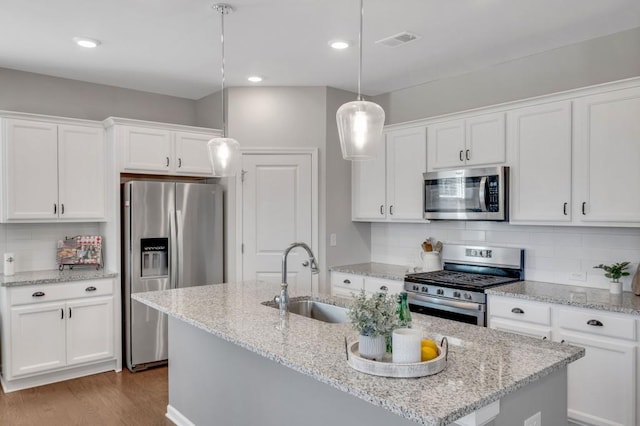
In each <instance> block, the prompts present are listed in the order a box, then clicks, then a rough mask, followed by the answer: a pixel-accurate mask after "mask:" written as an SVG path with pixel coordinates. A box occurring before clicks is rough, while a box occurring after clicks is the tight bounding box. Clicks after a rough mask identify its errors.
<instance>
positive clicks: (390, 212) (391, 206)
mask: <svg viewBox="0 0 640 426" xmlns="http://www.w3.org/2000/svg"><path fill="white" fill-rule="evenodd" d="M389 214H390V215H391V216H393V205H390V206H389Z"/></svg>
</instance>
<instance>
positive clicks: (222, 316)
mask: <svg viewBox="0 0 640 426" xmlns="http://www.w3.org/2000/svg"><path fill="white" fill-rule="evenodd" d="M278 290H279V285H277V284H269V283H264V282H242V283H235V284H219V285H209V286H200V287H189V288H183V289H177V290H167V291H160V292H152V293H144V294H136V295H133V297H134V298H135V299H136V300H139V301H140V302H142V303H145V304H147V305H149V306H151V307H154V308H156V309H158V310H160V311H162V312H165V313H167V314H168V315H169V406H168V408H167V416H168V417H169V418H170V419H171V420H172V421H174V423H176V424H179V425H190V424H196V425H206V424H211V425H231V424H233V425H254V424H255V425H274V426H275V425H296V424H307V425H322V424H336V425H339V424H356V425H357V424H362V425H367V426H377V425H398V426H401V425H407V426H408V425H411V424H416V423H417V424H423V425H429V426H447V425H453V424H459V425H465V426H466V425H482V424H494V425H496V426H500V425H514V424H523V420H524V419H527V418H529V417H531V416H533V415H534V414H536V413H537V412H541V416H542V424H553V425H563V424H566V386H567V376H566V369H567V365H568V364H569V363H570V362H572V361H575V360H577V359H579V358H580V357H582V356H584V349H582V348H578V347H573V346H569V345H561V344H558V343H552V342H546V341H538V340H534V339H531V338H527V337H521V336H515V335H512V334H506V333H502V332H499V331H495V330H490V329H487V328H483V327H477V326H472V325H468V324H463V323H458V322H452V321H448V320H444V319H440V318H434V317H429V316H423V315H418V314H416V315H414V319H413V322H414V328H419V329H422V330H424V334H425V337H429V338H433V339H436V340H438V341H439V340H440V339H441V337H442V336H446V337H447V339H448V341H449V346H450V352H449V359H448V363H447V367H446V368H445V370H444V371H443V372H441V373H439V374H437V375H434V376H429V377H424V378H420V379H392V378H384V377H375V376H370V375H366V374H363V373H360V372H357V371H355V370H353V369H351V367H349V365H348V364H347V361H346V354H345V345H344V339H345V337H347V338H348V340H349V341H350V342H351V341H355V340H356V339H357V335H356V334H355V332H353V331H352V329H351V327H350V325H349V324H329V323H325V322H321V321H318V320H315V319H310V318H306V317H302V316H299V315H295V314H289V315H288V316H287V318H285V319H281V318H280V316H279V312H278V310H277V309H275V308H273V307H270V306H265V305H263V304H262V302H266V301H270V300H271V299H273V296H275V295H276V294H277V293H278ZM290 294H291V296H292V297H296V296H302V295H299V294H296V290H295V286H292V287H291V291H290ZM320 299H322V300H324V301H326V302H328V303H335V304H344V303H348V302H347V301H345V300H343V299H335V298H330V297H320ZM494 418H495V420H492V419H494ZM491 421H493V423H490V422H491Z"/></svg>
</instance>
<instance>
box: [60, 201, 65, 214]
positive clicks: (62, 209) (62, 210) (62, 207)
mask: <svg viewBox="0 0 640 426" xmlns="http://www.w3.org/2000/svg"><path fill="white" fill-rule="evenodd" d="M60 214H64V203H62V204H60Z"/></svg>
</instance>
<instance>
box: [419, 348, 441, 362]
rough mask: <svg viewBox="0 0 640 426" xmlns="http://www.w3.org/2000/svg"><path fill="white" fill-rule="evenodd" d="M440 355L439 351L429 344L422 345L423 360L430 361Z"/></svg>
mask: <svg viewBox="0 0 640 426" xmlns="http://www.w3.org/2000/svg"><path fill="white" fill-rule="evenodd" d="M437 357H438V351H437V350H436V349H433V348H430V347H429V346H423V347H422V361H423V362H424V361H430V360H432V359H434V358H437Z"/></svg>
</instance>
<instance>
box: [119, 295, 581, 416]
mask: <svg viewBox="0 0 640 426" xmlns="http://www.w3.org/2000/svg"><path fill="white" fill-rule="evenodd" d="M245 284H246V283H245ZM203 287H210V286H203ZM274 289H275V287H274ZM174 291H175V290H174ZM170 292H171V290H169V291H161V292H151V293H144V294H134V295H132V297H133V298H134V299H135V300H138V301H140V302H142V303H145V304H147V305H148V306H151V307H153V308H155V309H157V310H159V311H161V312H164V313H166V314H168V315H170V316H172V317H174V318H178V319H180V320H182V321H184V322H186V323H189V324H191V325H193V326H195V327H197V328H199V329H202V330H204V331H206V332H208V333H210V334H212V335H214V336H216V337H219V338H221V339H223V340H226V341H228V342H231V343H234V344H236V345H238V346H240V347H243V348H245V349H247V350H249V351H252V352H254V353H256V354H259V355H261V356H264V357H266V358H268V359H271V360H273V361H275V362H278V363H280V364H282V365H284V366H286V367H289V368H291V369H293V370H295V371H297V372H300V373H302V374H305V375H308V376H310V377H312V378H314V379H316V380H318V381H320V382H323V383H326V384H328V385H330V386H333V387H334V388H337V389H339V390H342V391H344V392H347V393H349V394H351V395H354V396H356V397H358V398H361V399H363V400H365V401H368V402H370V403H372V404H374V405H378V406H381V407H384V408H386V409H387V410H389V411H391V412H393V413H395V414H398V415H400V416H402V417H404V418H407V419H409V420H413V421H415V422H417V423H419V424H423V425H428V426H444V425H449V424H450V423H452V422H454V421H455V420H457V419H459V418H461V417H464V416H466V415H467V414H470V413H472V412H474V411H476V410H478V409H480V408H482V407H484V406H486V405H488V404H490V403H492V402H494V401H496V400H499V399H500V398H502V397H504V396H505V395H507V394H509V393H511V392H514V391H516V390H518V389H520V388H522V387H524V386H525V385H527V384H529V383H532V382H534V381H537V380H539V379H540V378H542V377H544V376H546V375H548V374H551V373H552V372H554V371H556V370H558V369H560V368H562V367H564V366H566V365H567V364H569V363H570V362H573V361H575V360H577V359H579V358H581V357H582V356H584V349H582V348H575V347H570V346H567V345H562V347H560V346H559V345H558V344H552V343H551V342H543V343H542V345H555V348H556V349H558V350H557V351H554V354H555V355H557V356H558V359H557V360H556V361H555V362H553V363H551V364H549V365H546V366H545V367H543V368H541V369H539V370H538V369H536V371H535V372H533V373H532V374H529V375H527V376H526V377H521V378H519V379H517V380H513V381H512V382H511V383H509V384H507V385H503V384H501V385H500V387H498V388H496V389H491V390H483V392H482V395H474V397H473V400H472V401H471V402H469V401H465V402H463V403H461V404H454V405H455V408H453V409H451V410H448V411H447V412H446V413H445V414H442V413H441V414H440V415H434V414H433V413H429V412H428V411H429V410H428V408H429V404H426V406H425V404H424V403H423V401H420V402H422V403H418V404H417V406H411V405H410V403H406V404H405V403H404V402H405V401H402V402H403V403H398V402H397V401H390V399H391V397H389V398H384V397H381V396H380V395H377V394H376V391H375V389H374V388H366V386H364V385H363V386H360V387H358V386H352V385H349V384H348V383H345V381H346V380H339V379H338V378H336V377H331V376H330V375H329V374H327V372H326V371H322V370H319V369H314V368H310V367H308V366H305V365H303V362H302V361H297V360H296V359H295V357H285V356H282V355H280V354H277V353H274V352H272V351H269V350H266V349H265V348H263V347H261V346H260V345H257V344H252V343H251V342H248V341H246V340H243V339H238V338H236V337H234V336H232V335H229V334H226V333H224V332H221V331H220V330H218V329H216V328H212V327H209V326H207V325H206V324H203V323H202V322H201V321H198V320H196V319H194V318H193V317H192V316H189V315H184V314H181V313H179V312H176V311H175V310H172V309H170V308H168V307H167V306H165V305H162V304H159V303H156V302H155V301H153V300H152V299H153V297H154V296H156V295H160V296H162V295H167V294H170ZM331 299H332V298H325V300H327V301H329V302H332V300H331ZM260 308H263V309H267V310H271V309H273V308H268V307H264V306H262V307H261V306H259V304H258V306H256V309H260ZM272 312H273V315H276V316H277V310H276V309H273V311H272ZM415 317H417V318H414V323H416V325H418V326H420V325H421V321H422V319H421V317H422V318H423V319H430V320H431V321H435V322H444V323H447V324H448V325H449V328H451V330H448V331H452V330H454V329H459V328H464V327H467V328H468V327H472V328H471V329H469V330H473V329H475V326H470V325H467V324H462V323H454V322H451V321H447V320H441V319H439V318H432V317H426V316H423V315H415ZM289 320H290V321H296V322H298V321H314V322H315V320H311V319H307V318H303V317H299V316H297V315H290V319H289ZM316 325H317V324H316ZM325 326H326V327H342V328H341V330H344V333H343V334H348V335H350V338H351V339H353V338H355V337H354V336H353V333H349V332H348V331H350V327H349V326H348V325H345V324H341V325H340V324H325ZM334 330H335V329H334ZM482 330H485V331H486V333H491V334H492V337H495V338H496V343H495V345H496V346H499V345H500V344H501V342H500V339H501V338H502V339H504V341H503V342H502V343H504V342H507V341H508V342H512V341H513V340H514V339H516V340H518V339H525V340H524V341H529V343H531V341H530V339H529V338H526V337H521V336H513V335H508V334H505V333H500V332H497V331H495V330H488V329H484V328H483V329H482ZM457 331H458V333H457V334H460V333H459V330H457ZM483 332H484V331H483ZM341 333H342V332H341ZM444 334H447V335H449V333H444ZM454 334H456V333H454ZM535 344H536V345H540V342H537V341H536V342H535ZM549 347H551V346H549ZM335 356H336V359H335V360H333V359H332V361H333V362H334V363H335V362H340V361H341V360H343V358H344V356H345V355H344V352H341V353H337V354H335ZM450 362H451V361H450ZM344 363H345V364H346V360H344ZM447 368H450V367H449V366H448V367H447ZM445 371H446V370H445ZM349 374H350V375H361V376H358V377H362V376H365V375H363V374H362V373H358V372H356V371H354V370H350V372H349ZM441 374H442V373H441ZM367 377H371V376H367ZM372 380H373V379H372ZM376 380H387V381H389V384H390V385H389V387H390V388H391V387H392V383H394V382H393V381H395V380H415V379H384V378H376ZM352 381H353V380H352ZM358 383H359V382H358ZM396 383H399V382H396ZM407 383H409V382H407ZM359 384H360V383H359ZM378 393H380V392H378ZM382 394H385V392H382ZM456 396H457V395H456V394H455V393H453V392H452V395H450V397H451V398H452V399H455V398H456ZM430 402H431V401H430ZM447 402H449V403H451V401H447Z"/></svg>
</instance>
